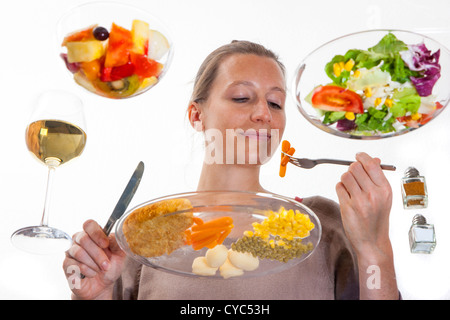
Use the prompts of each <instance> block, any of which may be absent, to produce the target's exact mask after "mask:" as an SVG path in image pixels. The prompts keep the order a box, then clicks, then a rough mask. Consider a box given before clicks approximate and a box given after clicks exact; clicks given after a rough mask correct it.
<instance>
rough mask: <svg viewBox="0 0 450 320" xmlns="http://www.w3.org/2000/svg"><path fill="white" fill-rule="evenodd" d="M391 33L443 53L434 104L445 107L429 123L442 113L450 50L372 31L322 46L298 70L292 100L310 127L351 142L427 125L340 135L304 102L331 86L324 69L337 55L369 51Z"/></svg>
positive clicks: (449, 92) (411, 36)
mask: <svg viewBox="0 0 450 320" xmlns="http://www.w3.org/2000/svg"><path fill="white" fill-rule="evenodd" d="M388 32H391V33H393V34H394V35H395V36H396V37H397V39H399V40H401V41H403V42H404V43H405V44H406V45H411V44H419V43H422V42H424V43H425V45H426V47H427V48H428V50H431V52H433V53H434V52H435V51H437V50H438V49H440V59H439V63H440V65H441V77H440V79H439V80H438V81H437V82H436V84H435V86H434V87H433V93H432V94H433V95H435V97H436V99H435V101H436V102H439V103H440V104H441V105H442V106H443V107H442V108H440V109H438V110H436V111H435V112H434V113H433V114H432V117H431V118H430V120H432V119H434V118H436V117H437V116H438V115H439V114H441V113H442V111H443V110H444V109H445V107H446V106H447V105H448V103H449V101H450V89H449V88H450V72H448V70H450V52H449V50H448V49H447V48H445V47H444V46H443V45H442V44H440V43H438V42H436V41H435V40H433V39H431V38H429V37H427V36H424V35H421V34H417V33H414V32H409V31H402V30H369V31H362V32H357V33H352V34H349V35H345V36H342V37H340V38H337V39H335V40H332V41H329V42H327V43H325V44H323V45H322V46H320V47H319V48H317V49H316V50H314V51H313V52H311V53H310V54H309V55H308V56H307V57H306V58H305V59H304V60H303V61H302V62H301V63H300V64H299V66H298V67H297V70H296V72H295V74H294V78H293V97H294V100H295V102H296V105H297V107H298V110H299V111H300V113H301V114H302V115H303V116H304V117H305V118H306V119H307V120H308V121H309V122H310V123H312V124H313V125H314V126H316V127H317V128H319V129H321V130H323V131H325V132H327V133H330V134H333V135H336V136H339V137H344V138H351V139H380V138H388V137H393V136H398V135H401V134H404V133H407V132H411V131H413V130H415V129H418V128H420V127H422V126H423V125H425V124H426V123H425V124H419V125H417V126H415V127H407V126H405V127H403V128H400V129H398V130H397V131H393V132H388V133H374V132H361V131H360V132H351V131H339V130H338V129H337V128H336V123H335V124H332V125H326V124H323V123H322V119H323V116H321V115H320V114H319V113H318V112H317V109H315V108H313V107H312V106H311V105H310V104H309V103H308V102H307V101H305V98H306V97H307V96H308V94H309V93H310V92H311V91H312V90H313V89H314V88H315V87H316V86H318V85H326V84H330V83H331V82H332V80H331V79H330V78H329V77H328V76H327V74H326V73H325V70H324V69H325V65H326V64H327V63H328V62H329V61H331V59H332V58H333V57H334V56H335V55H344V54H345V53H346V52H347V51H348V50H349V49H360V50H367V49H368V48H370V47H373V46H374V45H376V44H377V43H378V42H379V41H380V40H381V39H382V38H383V37H384V36H385V35H386V34H387V33H388ZM428 122H429V121H428ZM428 122H427V123H428Z"/></svg>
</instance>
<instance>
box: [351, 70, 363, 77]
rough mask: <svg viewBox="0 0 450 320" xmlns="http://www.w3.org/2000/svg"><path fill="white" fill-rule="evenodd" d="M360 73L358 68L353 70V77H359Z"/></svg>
mask: <svg viewBox="0 0 450 320" xmlns="http://www.w3.org/2000/svg"><path fill="white" fill-rule="evenodd" d="M360 75H361V71H359V70H356V71H355V72H353V76H354V77H355V78H359V76H360Z"/></svg>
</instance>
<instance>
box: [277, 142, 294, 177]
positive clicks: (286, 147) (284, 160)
mask: <svg viewBox="0 0 450 320" xmlns="http://www.w3.org/2000/svg"><path fill="white" fill-rule="evenodd" d="M281 150H282V151H283V152H284V153H287V154H288V155H289V156H292V155H293V154H294V152H295V148H292V147H291V144H290V143H289V142H288V141H287V140H284V141H283V143H282V145H281ZM284 153H281V161H280V172H279V175H280V177H282V178H283V177H284V176H285V175H286V167H287V164H288V163H289V156H288V155H286V154H284Z"/></svg>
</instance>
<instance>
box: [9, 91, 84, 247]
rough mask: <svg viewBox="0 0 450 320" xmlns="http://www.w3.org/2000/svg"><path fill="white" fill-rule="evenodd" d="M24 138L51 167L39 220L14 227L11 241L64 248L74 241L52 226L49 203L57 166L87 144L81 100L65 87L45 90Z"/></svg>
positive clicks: (76, 155)
mask: <svg viewBox="0 0 450 320" xmlns="http://www.w3.org/2000/svg"><path fill="white" fill-rule="evenodd" d="M25 140H26V145H27V148H28V150H29V151H30V152H31V153H32V154H33V155H34V156H35V157H36V158H37V159H38V160H39V161H41V162H42V163H43V164H45V165H46V166H47V168H48V179H47V190H46V195H45V202H44V210H43V214H42V219H41V222H40V224H39V225H37V226H30V227H25V228H21V229H19V230H17V231H15V232H14V233H13V234H12V236H11V241H12V243H13V244H14V245H15V246H16V247H18V248H20V249H22V250H25V251H28V252H31V253H38V254H51V253H56V252H61V251H64V250H66V249H67V248H68V247H69V246H70V245H71V244H72V239H71V237H70V236H69V235H68V234H67V233H65V232H64V231H61V230H58V229H56V228H53V227H50V226H49V224H48V218H49V213H50V212H49V211H50V210H49V209H50V208H49V206H50V198H51V193H52V184H53V176H54V173H55V170H56V168H57V167H59V166H61V165H62V164H65V163H66V162H68V161H70V160H72V159H73V158H76V157H78V156H79V155H80V154H81V153H82V152H83V149H84V146H85V144H86V133H85V119H84V113H83V104H82V102H81V100H80V99H79V98H78V97H77V96H75V95H73V94H71V93H69V92H65V91H59V90H49V91H46V92H44V93H42V94H41V95H40V96H39V97H38V98H37V101H36V104H35V105H34V111H33V112H32V115H31V118H30V120H29V125H28V126H27V128H26V132H25Z"/></svg>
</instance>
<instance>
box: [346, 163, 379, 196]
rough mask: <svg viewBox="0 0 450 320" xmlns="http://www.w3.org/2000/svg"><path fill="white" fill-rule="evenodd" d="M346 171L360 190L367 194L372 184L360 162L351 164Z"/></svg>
mask: <svg viewBox="0 0 450 320" xmlns="http://www.w3.org/2000/svg"><path fill="white" fill-rule="evenodd" d="M348 171H349V172H350V173H351V174H352V175H353V178H354V179H355V181H356V182H357V183H358V185H359V187H360V188H361V190H363V191H366V192H368V191H369V190H370V188H371V187H373V185H374V182H373V181H372V179H371V178H370V177H369V175H368V173H367V172H366V170H365V169H364V167H363V165H362V163H361V162H359V161H356V162H353V163H352V164H351V165H350V167H349V169H348Z"/></svg>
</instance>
